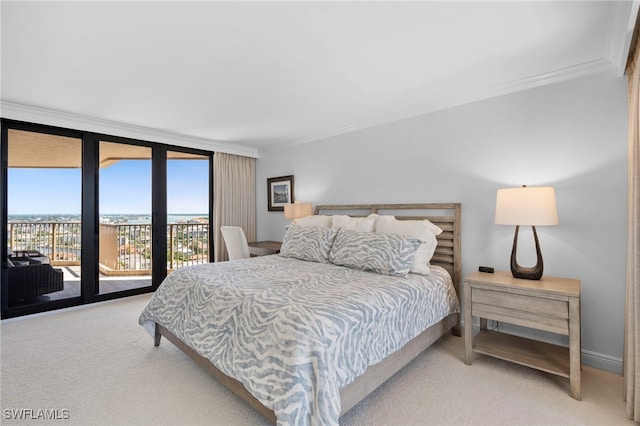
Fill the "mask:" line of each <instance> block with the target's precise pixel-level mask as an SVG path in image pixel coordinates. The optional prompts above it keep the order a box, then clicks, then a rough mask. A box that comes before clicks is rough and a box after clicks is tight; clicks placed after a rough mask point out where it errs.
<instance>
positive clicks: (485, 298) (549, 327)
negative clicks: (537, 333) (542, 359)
mask: <svg viewBox="0 0 640 426" xmlns="http://www.w3.org/2000/svg"><path fill="white" fill-rule="evenodd" d="M471 301H472V310H473V312H472V315H473V316H478V317H481V318H487V319H492V320H495V321H503V322H508V323H510V324H515V325H522V326H527V327H531V326H534V327H536V328H539V329H541V330H546V331H550V332H552V333H559V334H563V335H568V334H569V304H568V303H567V302H566V301H561V300H551V299H545V298H538V297H531V296H524V295H519V294H513V293H507V292H501V291H494V290H485V289H480V288H474V289H472V291H471Z"/></svg>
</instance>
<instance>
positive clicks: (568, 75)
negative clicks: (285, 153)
mask: <svg viewBox="0 0 640 426" xmlns="http://www.w3.org/2000/svg"><path fill="white" fill-rule="evenodd" d="M613 68H614V67H613V66H612V63H611V61H609V60H608V59H605V58H601V59H596V60H593V61H589V62H585V63H582V64H578V65H574V66H571V67H567V68H563V69H560V70H556V71H552V72H549V73H544V74H539V75H535V76H532V77H527V78H522V79H519V80H514V81H511V82H508V83H504V84H499V85H496V86H492V87H489V88H485V89H480V90H475V91H471V92H467V93H464V94H461V95H458V96H451V97H448V98H443V99H439V100H436V101H433V102H428V103H425V104H422V105H420V106H418V107H415V108H411V109H408V110H404V111H402V112H398V113H395V114H390V115H387V116H384V117H378V119H375V120H371V121H367V122H362V123H354V124H350V125H348V126H344V127H339V128H336V129H333V130H329V131H326V132H319V133H315V134H313V135H308V136H304V137H302V138H297V139H292V140H289V141H284V142H279V143H276V144H273V145H269V146H267V147H264V148H261V149H260V152H261V153H262V152H269V151H272V150H279V149H284V148H289V147H292V146H296V145H302V144H305V143H310V142H315V141H319V140H323V139H328V138H331V137H334V136H339V135H342V134H345V133H350V132H354V131H357V130H364V129H367V128H370V127H375V126H380V125H383V124H389V123H393V122H395V121H400V120H406V119H409V118H414V117H418V116H420V115H426V114H430V113H432V112H435V111H440V110H444V109H448V108H453V107H456V106H460V105H465V104H470V103H473V102H478V101H482V100H486V99H490V98H495V97H498V96H502V95H506V94H509V93H515V92H520V91H523V90H528V89H533V88H536V87H542V86H547V85H549V84H554V83H559V82H562V81H567V80H572V79H576V78H580V77H584V76H587V75H591V74H595V73H598V72H603V71H609V72H611V71H612V70H613Z"/></svg>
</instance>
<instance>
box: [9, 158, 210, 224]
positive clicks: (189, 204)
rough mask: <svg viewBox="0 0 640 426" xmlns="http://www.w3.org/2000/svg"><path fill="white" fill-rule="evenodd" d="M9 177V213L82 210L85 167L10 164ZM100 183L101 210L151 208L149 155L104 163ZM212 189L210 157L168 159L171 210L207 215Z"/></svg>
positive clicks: (142, 212) (126, 211)
mask: <svg viewBox="0 0 640 426" xmlns="http://www.w3.org/2000/svg"><path fill="white" fill-rule="evenodd" d="M7 183H8V194H7V198H8V200H7V210H8V214H9V215H10V216H11V215H79V214H80V213H81V187H82V186H81V185H82V179H81V169H62V168H58V169H48V168H42V169H40V168H24V169H22V168H9V169H8V179H7ZM99 187H100V200H99V209H100V215H101V216H113V215H150V214H151V188H152V184H151V162H150V161H149V160H121V161H118V162H117V163H115V164H113V165H111V166H109V167H105V168H101V169H100V174H99ZM38 189H40V190H39V191H37V192H35V191H36V190H38ZM208 190H209V162H208V161H207V160H168V161H167V211H168V214H170V215H205V216H206V215H207V214H208V213H207V212H208V210H209V207H208V201H209V199H208V197H209V191H208Z"/></svg>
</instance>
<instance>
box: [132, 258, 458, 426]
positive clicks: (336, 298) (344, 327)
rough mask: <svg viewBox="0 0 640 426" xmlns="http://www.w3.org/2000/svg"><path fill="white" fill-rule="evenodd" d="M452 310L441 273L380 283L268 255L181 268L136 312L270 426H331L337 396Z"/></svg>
mask: <svg viewBox="0 0 640 426" xmlns="http://www.w3.org/2000/svg"><path fill="white" fill-rule="evenodd" d="M452 312H459V303H458V299H457V297H456V294H455V291H454V289H453V286H452V284H451V278H450V276H449V274H448V273H447V272H446V271H445V270H444V269H442V268H439V267H433V272H432V273H431V274H430V275H427V276H424V275H416V274H408V275H406V276H400V277H399V276H388V275H381V274H377V273H373V272H363V271H360V270H356V269H350V268H346V267H342V266H336V265H333V264H326V263H315V262H305V261H301V260H296V259H291V258H285V257H281V256H278V255H273V256H264V257H259V258H251V259H245V260H237V261H232V262H221V263H216V264H205V265H197V266H191V267H186V268H183V269H180V270H177V271H175V272H173V273H172V274H170V275H169V276H168V277H167V278H166V280H165V281H164V282H163V284H162V285H161V286H160V287H159V288H158V290H157V291H156V292H155V294H154V295H153V297H152V298H151V300H150V301H149V304H148V305H147V307H146V308H145V309H144V311H143V312H142V314H141V315H140V324H141V325H143V326H144V327H145V328H146V329H147V331H149V333H150V334H151V335H153V331H154V322H157V323H159V324H161V325H163V326H165V327H166V328H167V329H169V330H170V331H171V332H172V333H174V334H175V335H176V336H177V337H178V338H180V339H181V340H182V341H183V342H185V343H186V344H188V345H189V346H190V347H191V348H193V349H194V350H196V351H197V352H198V353H199V354H200V355H202V356H204V357H206V358H208V359H209V360H211V362H212V363H213V364H214V365H215V366H216V367H217V368H218V369H220V370H221V371H222V372H223V373H225V374H227V375H228V376H231V377H233V378H235V379H236V380H238V381H240V382H242V383H243V384H244V386H245V387H246V388H247V390H248V391H249V392H250V393H251V394H253V395H254V396H255V397H256V398H257V399H258V400H259V401H260V402H261V403H262V404H263V405H265V406H266V407H268V408H269V409H272V410H273V411H274V412H275V414H276V417H277V420H278V424H290V425H307V424H314V425H330V424H334V425H337V424H338V417H339V415H340V409H341V408H340V397H339V389H340V388H342V387H344V386H345V385H347V384H349V383H350V382H351V381H353V379H354V378H356V377H357V376H359V375H360V374H362V373H363V372H364V371H365V370H366V369H367V366H369V365H372V364H375V363H377V362H379V361H381V360H382V359H383V358H385V357H386V356H388V355H390V354H391V353H393V352H395V351H396V350H398V349H400V348H401V347H402V346H403V345H404V344H405V343H406V342H408V341H409V340H411V339H412V338H414V337H415V336H417V335H418V334H420V333H421V332H422V331H423V330H425V329H426V328H428V327H429V326H431V325H433V324H435V323H436V322H438V321H440V320H441V319H442V318H444V317H445V316H447V315H448V314H449V313H452Z"/></svg>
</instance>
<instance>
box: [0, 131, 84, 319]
mask: <svg viewBox="0 0 640 426" xmlns="http://www.w3.org/2000/svg"><path fill="white" fill-rule="evenodd" d="M6 136H7V153H6V155H7V169H6V192H7V198H6V200H7V202H6V212H7V223H6V250H7V251H6V260H5V261H6V265H7V268H6V288H3V290H4V291H3V296H6V298H5V297H3V307H7V308H21V309H25V308H28V307H29V306H34V305H43V304H47V303H50V302H53V301H61V300H64V299H73V298H79V297H80V295H81V288H80V268H81V262H82V256H81V250H82V247H81V234H82V223H81V201H82V192H81V191H82V178H81V168H80V166H81V164H82V139H81V138H78V137H69V136H64V135H56V134H47V133H38V132H30V131H24V130H18V129H8V131H7V132H6ZM3 278H4V277H3ZM3 281H5V280H4V279H3ZM3 287H5V285H4V283H3Z"/></svg>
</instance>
